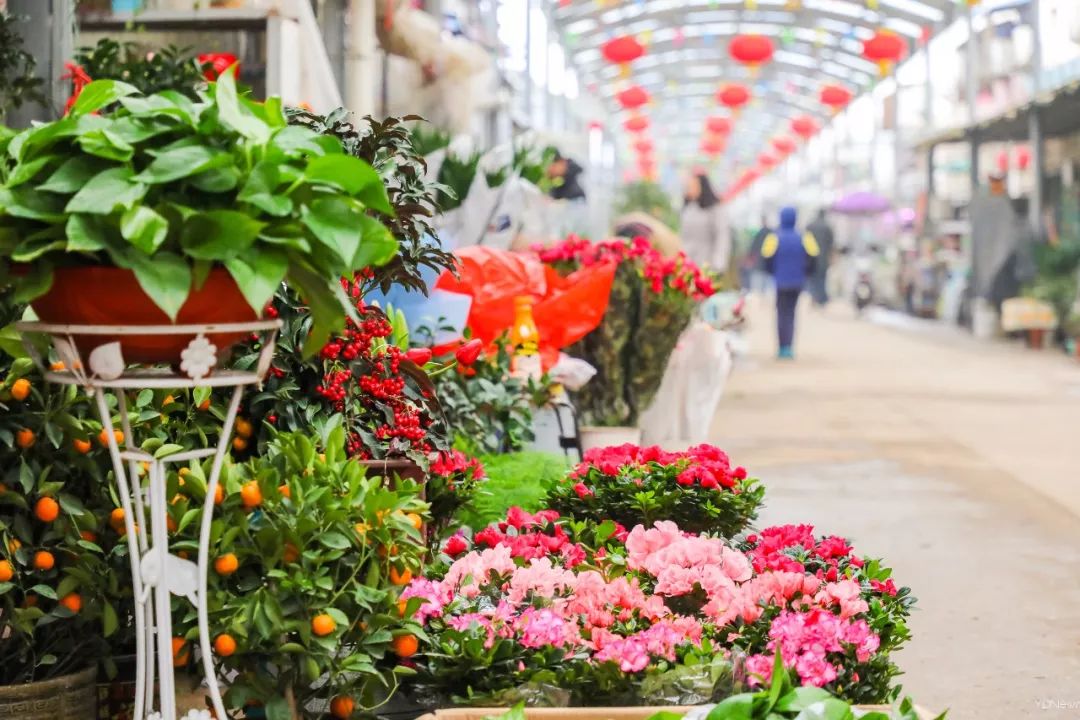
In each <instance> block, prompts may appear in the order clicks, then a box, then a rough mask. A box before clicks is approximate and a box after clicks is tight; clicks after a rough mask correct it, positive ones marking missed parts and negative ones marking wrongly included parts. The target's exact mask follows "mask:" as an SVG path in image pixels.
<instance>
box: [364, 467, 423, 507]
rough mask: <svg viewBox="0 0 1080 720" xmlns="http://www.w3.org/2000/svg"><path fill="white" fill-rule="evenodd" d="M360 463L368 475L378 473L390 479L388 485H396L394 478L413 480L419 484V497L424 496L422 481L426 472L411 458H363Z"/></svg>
mask: <svg viewBox="0 0 1080 720" xmlns="http://www.w3.org/2000/svg"><path fill="white" fill-rule="evenodd" d="M360 464H361V465H363V466H364V468H365V469H366V470H367V474H368V475H380V476H382V477H384V478H386V479H387V480H389V481H390V487H395V486H396V482H395V481H396V480H397V479H398V478H401V479H403V480H414V481H416V482H417V483H419V485H420V499H423V498H424V481H425V480H426V479H427V473H426V472H424V469H423V468H422V467H420V466H419V465H417V464H416V463H414V462H413V461H412V460H363V461H361V462H360Z"/></svg>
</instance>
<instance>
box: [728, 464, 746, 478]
mask: <svg viewBox="0 0 1080 720" xmlns="http://www.w3.org/2000/svg"><path fill="white" fill-rule="evenodd" d="M731 475H732V477H734V478H735V479H736V480H745V479H746V468H744V467H742V466H741V465H740V466H739V467H737V468H735V470H734V471H733V472H732V473H731Z"/></svg>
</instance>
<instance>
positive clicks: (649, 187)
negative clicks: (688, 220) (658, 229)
mask: <svg viewBox="0 0 1080 720" xmlns="http://www.w3.org/2000/svg"><path fill="white" fill-rule="evenodd" d="M632 212H643V213H645V214H647V215H651V216H653V217H654V218H656V219H657V220H659V221H660V222H662V223H664V224H665V225H667V226H668V227H669V228H671V229H673V230H678V229H679V212H678V210H676V209H675V207H674V205H673V204H672V202H671V195H669V194H668V192H667V191H666V190H664V188H663V187H661V186H660V185H659V184H657V183H654V182H649V181H648V180H640V181H638V182H632V183H628V184H626V185H623V186H622V187H621V188H619V191H618V195H617V196H616V198H615V214H616V215H626V214H627V213H632Z"/></svg>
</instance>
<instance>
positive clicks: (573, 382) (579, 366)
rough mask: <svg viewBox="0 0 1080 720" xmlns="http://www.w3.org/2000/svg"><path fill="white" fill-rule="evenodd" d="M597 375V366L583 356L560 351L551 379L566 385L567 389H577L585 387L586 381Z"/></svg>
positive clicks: (552, 369)
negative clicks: (573, 355)
mask: <svg viewBox="0 0 1080 720" xmlns="http://www.w3.org/2000/svg"><path fill="white" fill-rule="evenodd" d="M594 375H596V368H594V367H593V366H592V365H590V364H589V363H588V362H586V361H584V360H582V359H581V358H575V357H570V356H569V355H567V354H566V353H559V359H558V360H556V361H555V366H554V367H552V368H551V380H552V382H557V383H559V384H560V385H563V386H564V387H566V389H567V390H571V391H576V390H580V389H581V388H583V387H585V383H587V382H589V381H590V380H592V379H593V376H594Z"/></svg>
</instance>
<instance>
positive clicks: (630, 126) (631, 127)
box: [623, 115, 649, 133]
mask: <svg viewBox="0 0 1080 720" xmlns="http://www.w3.org/2000/svg"><path fill="white" fill-rule="evenodd" d="M623 127H624V128H626V130H627V132H632V133H639V132H645V131H646V130H648V129H649V118H647V117H645V116H644V115H635V116H634V117H632V118H628V119H627V120H626V122H624V123H623Z"/></svg>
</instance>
